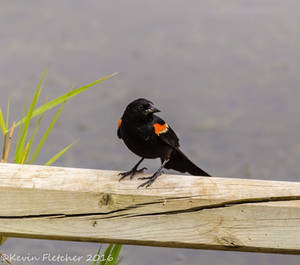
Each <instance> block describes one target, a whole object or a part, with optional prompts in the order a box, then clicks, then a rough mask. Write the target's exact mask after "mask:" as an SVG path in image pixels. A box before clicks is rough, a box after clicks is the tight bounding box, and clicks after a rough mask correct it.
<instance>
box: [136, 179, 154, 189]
mask: <svg viewBox="0 0 300 265" xmlns="http://www.w3.org/2000/svg"><path fill="white" fill-rule="evenodd" d="M139 179H149V180H147V181H146V182H144V183H142V184H141V185H139V186H138V187H137V188H138V189H139V188H142V187H146V188H148V187H149V186H150V185H151V184H152V183H153V182H154V181H155V179H156V177H155V178H153V177H150V178H139Z"/></svg>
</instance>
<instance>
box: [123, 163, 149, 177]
mask: <svg viewBox="0 0 300 265" xmlns="http://www.w3.org/2000/svg"><path fill="white" fill-rule="evenodd" d="M143 160H144V158H142V159H141V160H140V161H139V162H138V163H137V164H136V165H135V166H134V167H133V168H132V169H131V170H129V171H127V172H122V173H119V176H122V177H121V178H120V179H119V181H121V180H122V179H124V178H126V177H127V176H130V180H132V178H133V176H134V175H135V174H136V173H143V171H144V170H145V169H147V168H146V167H143V168H141V169H137V168H138V166H139V165H140V164H141V163H142V161H143Z"/></svg>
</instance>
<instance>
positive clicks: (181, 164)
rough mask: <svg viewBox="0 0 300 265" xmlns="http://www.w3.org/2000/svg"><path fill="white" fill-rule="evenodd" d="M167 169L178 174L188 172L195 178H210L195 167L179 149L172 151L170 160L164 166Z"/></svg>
mask: <svg viewBox="0 0 300 265" xmlns="http://www.w3.org/2000/svg"><path fill="white" fill-rule="evenodd" d="M164 167H165V168H167V169H174V170H177V171H179V172H183V173H184V172H188V173H190V174H191V175H195V176H207V177H210V175H209V174H208V173H206V172H205V171H203V170H202V169H201V168H199V167H198V166H196V165H195V164H194V163H193V162H192V161H191V160H190V159H189V158H187V157H186V155H185V154H184V153H183V152H182V151H181V150H179V149H176V150H174V151H173V153H172V155H171V159H170V161H169V162H168V163H166V165H165V166H164Z"/></svg>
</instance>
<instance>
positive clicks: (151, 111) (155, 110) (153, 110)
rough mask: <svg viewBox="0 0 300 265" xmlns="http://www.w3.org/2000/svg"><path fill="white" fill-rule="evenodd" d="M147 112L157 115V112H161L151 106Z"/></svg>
mask: <svg viewBox="0 0 300 265" xmlns="http://www.w3.org/2000/svg"><path fill="white" fill-rule="evenodd" d="M146 112H147V113H156V112H160V110H159V109H157V108H154V107H152V106H151V107H150V108H149V109H147V110H146Z"/></svg>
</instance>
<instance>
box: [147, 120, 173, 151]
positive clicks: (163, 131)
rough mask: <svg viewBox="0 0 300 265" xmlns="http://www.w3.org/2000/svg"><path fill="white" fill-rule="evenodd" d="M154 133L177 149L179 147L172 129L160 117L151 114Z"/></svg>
mask: <svg viewBox="0 0 300 265" xmlns="http://www.w3.org/2000/svg"><path fill="white" fill-rule="evenodd" d="M153 117H154V119H153V127H154V133H155V134H156V135H157V136H158V137H159V139H161V140H162V141H163V142H165V143H166V144H168V145H170V146H171V147H173V148H175V149H177V148H178V147H179V139H178V137H177V135H176V134H175V132H174V131H173V129H172V128H171V127H170V126H169V125H168V124H167V123H166V122H165V121H164V120H163V119H161V118H159V117H158V116H156V115H153Z"/></svg>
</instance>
